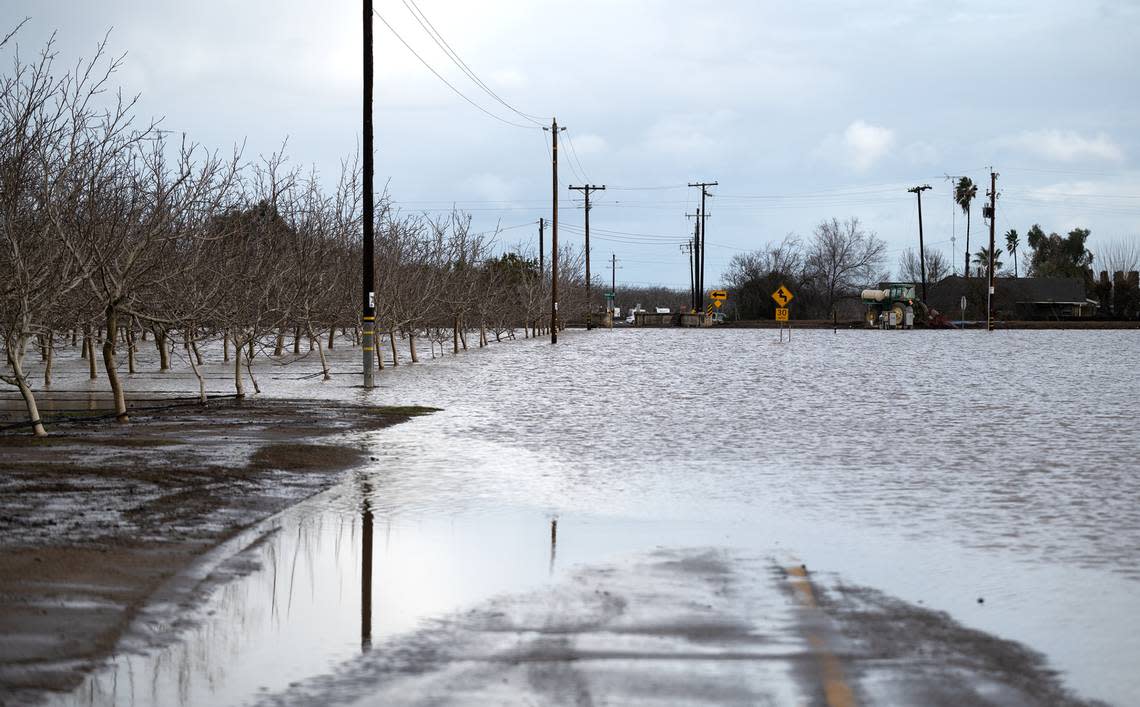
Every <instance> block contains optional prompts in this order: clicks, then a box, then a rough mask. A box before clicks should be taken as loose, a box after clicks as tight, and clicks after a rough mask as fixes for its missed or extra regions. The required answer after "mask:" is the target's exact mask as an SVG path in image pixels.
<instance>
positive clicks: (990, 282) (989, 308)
mask: <svg viewBox="0 0 1140 707" xmlns="http://www.w3.org/2000/svg"><path fill="white" fill-rule="evenodd" d="M997 177H998V176H997V172H993V171H991V172H990V194H989V197H990V266H989V271H990V272H989V276H988V277H987V278H986V279H987V282H986V330H987V331H993V330H994V307H993V297H994V228H995V227H996V224H997Z"/></svg>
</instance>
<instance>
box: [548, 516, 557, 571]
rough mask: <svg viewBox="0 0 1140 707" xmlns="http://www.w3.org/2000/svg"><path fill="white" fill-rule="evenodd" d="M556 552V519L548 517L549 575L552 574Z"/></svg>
mask: <svg viewBox="0 0 1140 707" xmlns="http://www.w3.org/2000/svg"><path fill="white" fill-rule="evenodd" d="M557 552H558V519H557V518H551V519H550V572H549V574H550V575H552V576H553V575H554V556H555V554H557Z"/></svg>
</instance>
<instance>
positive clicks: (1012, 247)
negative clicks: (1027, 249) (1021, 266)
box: [1005, 228, 1021, 277]
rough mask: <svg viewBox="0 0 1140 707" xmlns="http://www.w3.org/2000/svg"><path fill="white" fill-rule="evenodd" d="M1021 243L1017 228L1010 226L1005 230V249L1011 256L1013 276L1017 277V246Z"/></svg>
mask: <svg viewBox="0 0 1140 707" xmlns="http://www.w3.org/2000/svg"><path fill="white" fill-rule="evenodd" d="M1020 245H1021V237H1020V236H1018V235H1017V229H1015V228H1011V229H1009V230H1008V231H1006V232H1005V249H1006V251H1007V252H1008V253H1009V254H1010V255H1012V256H1013V276H1014V277H1017V247H1018V246H1020Z"/></svg>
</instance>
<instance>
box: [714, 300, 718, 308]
mask: <svg viewBox="0 0 1140 707" xmlns="http://www.w3.org/2000/svg"><path fill="white" fill-rule="evenodd" d="M713 304H715V305H716V308H717V309H720V300H717V301H715V302H713Z"/></svg>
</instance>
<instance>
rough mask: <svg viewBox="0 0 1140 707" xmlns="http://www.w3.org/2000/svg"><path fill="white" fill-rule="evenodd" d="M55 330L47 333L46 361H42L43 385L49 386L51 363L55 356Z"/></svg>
mask: <svg viewBox="0 0 1140 707" xmlns="http://www.w3.org/2000/svg"><path fill="white" fill-rule="evenodd" d="M65 341H66V339H65ZM54 354H55V332H52V331H49V332H48V333H47V361H46V362H45V363H44V387H45V388H50V387H51V364H52V359H53V358H54V357H55V356H54Z"/></svg>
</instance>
